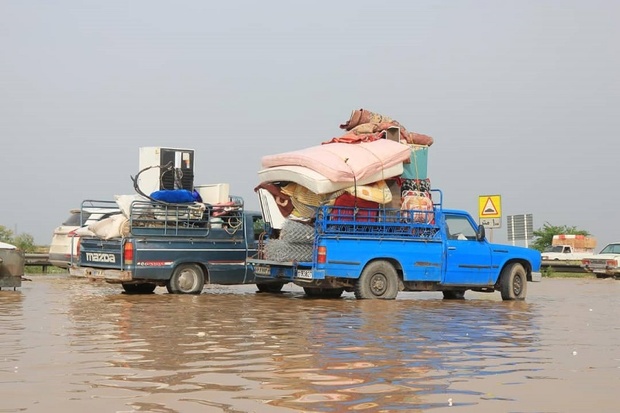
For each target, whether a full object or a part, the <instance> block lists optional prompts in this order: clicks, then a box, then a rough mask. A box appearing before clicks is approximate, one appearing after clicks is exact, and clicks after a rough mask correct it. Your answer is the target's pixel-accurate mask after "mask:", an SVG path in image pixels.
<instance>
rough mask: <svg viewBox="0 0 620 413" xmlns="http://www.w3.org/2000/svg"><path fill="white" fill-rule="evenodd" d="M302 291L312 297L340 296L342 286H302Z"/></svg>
mask: <svg viewBox="0 0 620 413" xmlns="http://www.w3.org/2000/svg"><path fill="white" fill-rule="evenodd" d="M304 292H305V293H306V295H307V296H308V297H312V298H340V296H341V295H342V293H343V292H344V288H342V287H340V288H318V287H304Z"/></svg>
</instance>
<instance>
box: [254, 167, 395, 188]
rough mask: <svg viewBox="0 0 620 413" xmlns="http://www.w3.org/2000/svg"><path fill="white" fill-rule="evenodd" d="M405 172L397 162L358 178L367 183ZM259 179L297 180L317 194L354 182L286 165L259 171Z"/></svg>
mask: <svg viewBox="0 0 620 413" xmlns="http://www.w3.org/2000/svg"><path fill="white" fill-rule="evenodd" d="M402 173H403V164H402V163H397V164H394V165H392V166H390V167H388V168H385V169H381V170H380V171H378V172H375V173H373V174H372V175H369V176H366V177H365V178H362V179H358V180H357V184H358V185H366V184H370V183H373V182H377V181H381V180H383V179H387V178H393V177H395V176H400V175H401V174H402ZM258 179H259V181H260V182H261V183H263V182H295V183H296V184H299V185H301V186H305V187H306V188H308V189H309V190H311V191H312V192H314V193H315V194H328V193H331V192H336V191H339V190H341V189H345V188H348V187H350V186H352V185H353V184H354V182H353V179H352V178H351V179H350V180H347V181H342V182H334V181H332V180H330V179H329V178H327V177H326V176H325V175H321V174H320V173H318V172H316V171H313V170H312V169H310V168H306V167H305V166H297V165H285V166H274V167H272V168H267V169H263V170H261V171H258Z"/></svg>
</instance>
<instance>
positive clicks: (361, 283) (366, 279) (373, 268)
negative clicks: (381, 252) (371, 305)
mask: <svg viewBox="0 0 620 413" xmlns="http://www.w3.org/2000/svg"><path fill="white" fill-rule="evenodd" d="M354 293H355V298H357V299H368V298H380V299H383V300H393V299H395V298H396V295H397V294H398V274H397V273H396V269H395V268H394V266H393V265H392V264H390V263H389V262H387V261H374V262H371V263H370V264H368V265H367V266H366V268H364V270H363V271H362V275H361V276H360V278H359V279H358V280H357V282H356V283H355V289H354Z"/></svg>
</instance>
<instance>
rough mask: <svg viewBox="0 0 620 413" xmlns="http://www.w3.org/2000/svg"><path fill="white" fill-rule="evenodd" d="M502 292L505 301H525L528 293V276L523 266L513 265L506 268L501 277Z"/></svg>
mask: <svg viewBox="0 0 620 413" xmlns="http://www.w3.org/2000/svg"><path fill="white" fill-rule="evenodd" d="M499 284H500V287H499V288H500V292H501V294H502V300H504V301H514V300H517V301H522V300H525V295H526V293H527V274H526V273H525V269H523V265H521V264H512V265H509V266H507V267H505V268H504V269H503V270H502V272H501V274H500V276H499Z"/></svg>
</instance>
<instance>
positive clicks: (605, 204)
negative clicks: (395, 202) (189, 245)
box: [0, 0, 620, 247]
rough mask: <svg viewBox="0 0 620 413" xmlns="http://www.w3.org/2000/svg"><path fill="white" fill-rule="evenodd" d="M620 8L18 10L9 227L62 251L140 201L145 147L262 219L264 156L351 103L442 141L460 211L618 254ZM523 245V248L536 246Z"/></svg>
mask: <svg viewBox="0 0 620 413" xmlns="http://www.w3.org/2000/svg"><path fill="white" fill-rule="evenodd" d="M618 16H620V2H618V1H611V0H610V1H575V0H572V1H570V0H569V1H566V0H562V1H560V0H557V1H541V0H536V1H533V0H532V1H530V0H519V1H471V0H470V1H465V0H464V1H420V0H416V1H409V0H401V1H390V2H377V1H372V2H371V1H368V0H356V1H314V2H292V1H245V0H243V1H231V2H211V1H203V0H201V1H199V0H196V1H174V2H173V1H168V2H165V1H153V0H148V1H115V0H106V1H53V2H52V1H47V0H46V1H27V0H0V51H1V53H0V136H1V137H2V149H1V150H0V153H1V155H0V156H1V159H2V162H1V163H0V171H1V172H2V179H3V181H2V188H3V189H2V192H3V194H2V203H1V204H0V225H4V226H5V227H8V228H9V229H11V230H13V231H16V232H17V233H29V234H31V235H33V236H34V238H35V242H36V243H37V244H44V245H45V244H49V242H50V240H51V237H52V232H53V230H54V228H55V227H56V226H57V225H59V224H60V223H61V222H62V221H63V220H64V219H65V218H66V217H67V215H68V211H69V210H70V209H71V208H76V207H79V205H80V202H81V201H82V200H83V199H85V198H88V199H112V197H113V196H114V195H115V194H132V193H134V190H133V186H132V182H131V180H130V175H135V174H136V173H137V172H138V151H139V148H140V147H143V146H165V147H178V148H191V149H194V150H195V151H196V152H195V158H196V159H195V163H196V171H195V172H196V178H195V184H209V183H219V182H228V183H230V186H231V193H234V194H237V195H241V196H243V197H244V198H245V200H246V204H247V206H248V207H249V208H251V209H258V201H257V199H256V196H255V194H254V192H253V188H254V187H255V186H256V185H257V184H258V181H257V179H258V178H257V171H258V170H259V169H260V161H261V157H262V156H264V155H268V154H274V153H279V152H285V151H290V150H296V149H302V148H306V147H310V146H315V145H318V144H320V143H321V142H323V141H326V140H329V139H331V138H332V137H334V136H339V135H340V134H341V133H342V132H343V131H342V130H340V129H339V128H338V125H339V124H341V123H343V122H345V121H346V120H348V118H349V115H350V113H351V111H352V110H353V109H360V108H364V109H369V110H371V111H375V112H379V113H381V114H384V115H387V116H391V117H392V118H394V119H396V120H398V121H399V122H400V123H402V124H403V125H404V126H405V127H406V128H407V129H409V130H411V131H415V132H420V133H424V134H428V135H430V136H432V137H433V138H434V139H435V144H434V145H433V146H432V147H431V148H430V151H429V167H428V172H429V177H430V179H431V182H432V185H433V187H435V188H440V189H442V190H443V192H444V205H445V206H446V207H451V208H459V209H465V210H468V211H469V212H470V213H471V214H472V215H474V216H475V217H477V216H478V197H479V196H480V195H486V194H499V195H501V202H502V203H501V207H502V228H500V229H497V230H494V232H493V241H495V242H503V243H510V242H509V240H508V239H507V233H506V217H507V216H508V215H519V214H533V218H534V228H535V229H537V228H540V227H541V226H542V225H543V224H544V223H545V222H548V223H549V224H551V225H569V226H576V227H578V228H579V229H584V230H587V231H589V232H590V233H591V234H592V235H594V236H595V237H597V238H598V240H599V247H602V246H603V245H604V244H605V243H608V242H611V241H620V224H619V222H620V217H619V215H618V213H617V211H618V210H619V208H620V193H619V192H618V188H619V186H618V181H619V179H618V176H620V171H619V166H618V165H619V164H620V163H619V161H618V159H619V157H620V143H619V142H620V136H619V133H618V131H619V129H620V115H619V112H620V56H619V53H620V47H619V46H618V39H620V25H619V24H618ZM520 245H523V243H521V244H520Z"/></svg>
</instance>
